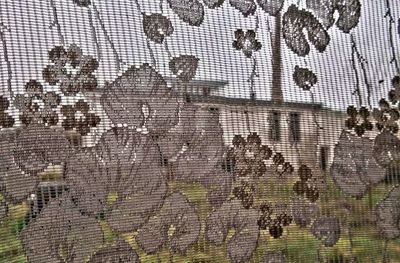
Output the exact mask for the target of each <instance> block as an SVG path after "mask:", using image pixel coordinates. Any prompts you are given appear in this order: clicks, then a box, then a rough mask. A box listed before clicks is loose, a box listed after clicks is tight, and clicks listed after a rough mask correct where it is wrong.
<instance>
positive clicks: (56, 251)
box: [21, 195, 103, 263]
mask: <svg viewBox="0 0 400 263" xmlns="http://www.w3.org/2000/svg"><path fill="white" fill-rule="evenodd" d="M21 239H22V244H23V246H24V251H25V254H26V256H27V258H28V261H29V262H32V263H53V262H85V259H86V258H87V257H89V256H90V255H91V254H92V253H94V252H95V251H96V248H97V247H98V246H101V245H102V244H103V233H102V231H101V227H100V225H99V224H98V223H97V221H96V220H95V219H93V218H89V217H87V216H85V215H82V213H81V212H80V211H79V209H78V207H76V205H75V204H74V203H73V201H72V200H71V199H70V197H69V196H68V195H66V196H64V195H63V196H62V197H60V198H57V199H54V200H52V201H50V202H49V204H48V205H47V206H46V207H45V208H44V209H43V211H42V212H41V213H40V215H39V216H38V217H37V218H36V220H35V221H33V222H30V223H29V225H28V226H27V227H26V228H25V229H24V230H23V232H22V233H21Z"/></svg>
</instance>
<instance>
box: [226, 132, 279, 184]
mask: <svg viewBox="0 0 400 263" xmlns="http://www.w3.org/2000/svg"><path fill="white" fill-rule="evenodd" d="M232 144H233V147H232V148H231V149H230V150H229V152H228V158H229V159H230V160H232V161H233V163H234V167H235V168H234V173H235V175H236V176H237V177H246V176H247V177H260V176H262V175H263V174H264V173H265V172H266V170H267V169H266V165H265V161H266V160H268V159H269V158H271V156H272V150H271V149H270V148H269V147H268V146H266V145H262V143H261V138H260V136H259V135H258V134H257V133H252V134H250V135H248V136H247V139H244V138H243V137H242V136H241V135H235V136H234V138H233V140H232Z"/></svg>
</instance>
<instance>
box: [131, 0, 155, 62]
mask: <svg viewBox="0 0 400 263" xmlns="http://www.w3.org/2000/svg"><path fill="white" fill-rule="evenodd" d="M134 2H135V4H136V8H137V10H138V11H139V13H140V14H141V15H142V17H143V16H144V15H145V13H144V12H142V8H141V6H140V3H139V0H134ZM146 46H147V49H148V50H149V53H150V58H151V63H152V65H153V67H154V68H156V67H157V60H156V57H155V55H154V50H153V49H152V47H151V44H150V40H149V39H148V38H146Z"/></svg>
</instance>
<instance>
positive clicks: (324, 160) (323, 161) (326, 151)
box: [319, 146, 329, 171]
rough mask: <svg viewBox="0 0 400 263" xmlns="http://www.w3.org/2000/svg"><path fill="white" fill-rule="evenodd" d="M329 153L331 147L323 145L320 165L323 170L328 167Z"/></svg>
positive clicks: (320, 153)
mask: <svg viewBox="0 0 400 263" xmlns="http://www.w3.org/2000/svg"><path fill="white" fill-rule="evenodd" d="M328 154H329V148H328V147H327V146H322V147H321V148H320V152H319V159H320V167H321V170H322V171H326V170H327V169H328Z"/></svg>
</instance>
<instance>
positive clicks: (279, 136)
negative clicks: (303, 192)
mask: <svg viewBox="0 0 400 263" xmlns="http://www.w3.org/2000/svg"><path fill="white" fill-rule="evenodd" d="M227 84H228V83H227V82H224V81H204V80H193V81H191V82H190V83H189V84H186V85H185V87H183V88H182V87H178V86H177V85H179V83H178V82H174V83H173V87H174V89H175V90H177V89H178V90H179V91H183V92H185V93H186V94H185V97H186V99H187V100H188V101H190V102H193V103H194V104H196V105H198V106H200V108H201V110H208V111H214V112H216V113H218V114H217V116H218V117H219V122H220V124H221V126H222V128H223V136H224V142H225V144H226V145H231V144H232V139H233V137H234V136H235V135H242V136H243V137H247V135H248V134H250V133H257V134H258V135H259V136H260V138H261V140H262V143H263V144H265V145H268V146H269V147H270V148H271V149H273V150H274V151H276V152H281V153H282V154H283V156H284V157H285V159H287V160H288V161H289V162H290V163H292V164H294V166H295V167H297V166H298V165H299V164H300V163H302V164H307V165H309V166H311V167H314V169H315V168H318V169H320V170H321V171H326V170H328V169H329V166H330V164H331V163H332V161H333V149H334V146H335V144H336V143H337V141H338V139H339V136H340V133H341V131H342V129H343V127H344V123H345V120H346V113H345V112H341V111H336V110H332V109H328V108H325V107H323V105H322V104H316V103H302V102H284V101H283V100H274V99H272V100H270V101H265V100H256V99H243V98H228V97H222V96H217V95H213V94H217V92H216V90H217V89H218V88H222V87H223V86H225V85H227ZM278 94H279V93H278Z"/></svg>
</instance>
